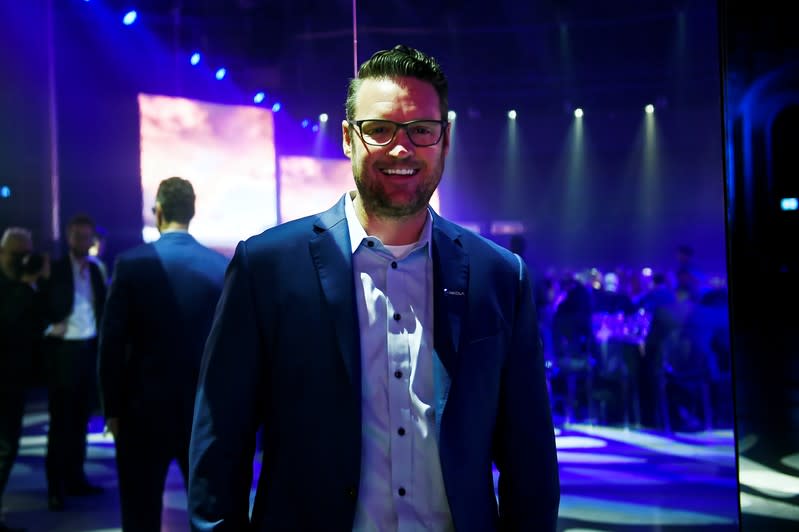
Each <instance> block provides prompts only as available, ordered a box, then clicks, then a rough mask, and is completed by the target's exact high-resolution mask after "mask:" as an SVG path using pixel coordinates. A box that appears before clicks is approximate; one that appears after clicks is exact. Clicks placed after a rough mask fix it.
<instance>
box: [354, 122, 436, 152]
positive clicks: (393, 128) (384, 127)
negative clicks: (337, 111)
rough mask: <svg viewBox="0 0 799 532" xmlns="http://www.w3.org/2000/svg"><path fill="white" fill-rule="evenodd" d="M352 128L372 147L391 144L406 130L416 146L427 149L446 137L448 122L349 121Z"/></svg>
mask: <svg viewBox="0 0 799 532" xmlns="http://www.w3.org/2000/svg"><path fill="white" fill-rule="evenodd" d="M347 122H348V123H349V124H350V125H351V126H357V127H358V130H359V131H360V133H359V135H360V137H361V139H363V141H364V142H365V143H367V144H370V145H372V146H385V145H387V144H390V143H391V141H392V140H394V137H395V136H396V135H397V131H399V130H400V129H404V130H405V132H406V133H407V134H408V138H409V139H410V140H411V142H412V143H413V145H414V146H417V147H419V148H425V147H427V146H434V145H436V144H438V143H439V142H440V141H441V138H442V137H443V136H444V128H445V127H446V126H447V121H446V120H411V121H410V122H402V123H400V122H394V121H392V120H374V119H368V120H355V121H351V120H347Z"/></svg>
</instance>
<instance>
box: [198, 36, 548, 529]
mask: <svg viewBox="0 0 799 532" xmlns="http://www.w3.org/2000/svg"><path fill="white" fill-rule="evenodd" d="M446 118H447V82H446V78H445V77H444V74H443V73H442V71H441V69H440V67H439V65H438V64H437V63H436V62H435V60H434V59H433V58H431V57H428V56H426V55H425V54H423V53H421V52H419V51H417V50H414V49H411V48H408V47H406V46H397V47H395V48H394V49H392V50H385V51H381V52H378V53H376V54H375V55H373V56H372V57H371V58H370V59H369V60H368V61H366V62H365V63H364V64H363V65H362V66H361V67H360V69H359V72H358V76H357V78H356V79H354V80H352V81H351V82H350V86H349V91H348V97H347V119H346V120H345V121H343V122H342V130H343V135H344V139H343V147H344V152H345V154H346V155H347V156H348V157H349V158H350V159H351V160H352V168H353V175H354V178H355V184H356V188H357V191H353V192H349V193H346V194H345V195H344V196H343V197H342V198H341V200H340V201H339V202H338V203H337V204H336V205H335V206H334V207H333V208H331V209H330V210H328V211H326V212H323V213H321V214H319V215H316V216H310V217H308V218H304V219H300V220H297V221H293V222H289V223H286V224H283V225H280V226H278V227H275V228H273V229H270V230H267V231H266V232H264V233H263V234H261V235H258V236H255V237H253V238H250V239H248V240H247V241H246V242H242V243H240V244H239V246H238V248H237V250H236V253H235V256H234V258H233V260H232V262H231V265H230V267H229V269H228V273H227V278H226V281H225V288H224V291H223V294H222V298H221V299H220V304H219V307H218V308H217V314H216V317H215V320H214V325H213V327H212V330H211V334H210V336H209V339H208V343H207V345H206V350H205V354H204V357H203V367H202V372H201V376H200V383H199V386H198V392H197V393H198V395H197V404H196V410H195V417H194V427H193V432H192V441H191V450H190V462H191V463H190V475H189V511H190V514H191V522H192V527H193V529H194V530H196V531H200V530H229V531H241V530H259V531H266V530H332V531H338V530H342V531H343V530H458V531H475V532H478V531H479V532H486V531H490V530H500V529H502V530H554V529H555V524H556V520H557V509H558V502H559V484H558V472H557V459H556V451H555V441H554V433H553V426H552V420H551V415H550V407H549V398H548V395H547V387H546V379H545V374H544V364H543V358H542V353H541V348H540V339H539V335H538V329H537V327H536V313H535V308H534V303H533V297H532V290H531V283H530V278H529V275H528V273H527V269H526V267H525V265H524V263H523V262H522V260H521V259H520V258H519V257H518V256H515V255H513V254H512V253H510V252H508V251H506V250H504V249H502V248H500V247H499V246H496V245H494V244H492V243H491V242H489V241H487V240H485V239H483V238H481V237H479V236H477V235H475V234H473V233H470V232H469V231H467V230H465V229H462V228H460V227H458V226H457V225H455V224H453V223H451V222H448V221H446V220H444V219H443V218H441V217H440V216H438V215H437V214H436V213H435V212H433V211H432V210H431V209H430V208H429V207H428V201H429V199H430V197H431V195H432V194H433V191H434V190H435V189H436V187H437V186H438V183H439V181H440V179H441V175H442V172H443V169H444V159H445V156H446V154H447V151H448V148H449V140H450V131H449V124H448V123H447V120H446ZM259 427H263V457H262V470H261V475H260V478H259V481H258V486H257V491H256V494H255V501H254V506H253V509H252V514H251V515H250V514H249V497H248V495H249V492H250V487H251V482H252V459H253V447H254V439H255V438H254V436H255V433H256V431H257V430H258V429H259ZM492 463H493V464H495V465H496V469H497V470H498V471H499V486H498V487H499V490H498V498H497V497H496V496H495V491H494V481H493V475H492V469H493V468H492Z"/></svg>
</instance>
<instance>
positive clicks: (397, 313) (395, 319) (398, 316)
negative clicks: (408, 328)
mask: <svg viewBox="0 0 799 532" xmlns="http://www.w3.org/2000/svg"><path fill="white" fill-rule="evenodd" d="M400 319H402V316H400V313H399V312H395V313H394V321H399V320H400Z"/></svg>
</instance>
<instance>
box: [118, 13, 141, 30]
mask: <svg viewBox="0 0 799 532" xmlns="http://www.w3.org/2000/svg"><path fill="white" fill-rule="evenodd" d="M138 16H139V15H138V13H136V11H133V10H131V11H128V12H127V13H125V16H124V17H122V24H124V25H125V26H130V25H131V24H133V23H134V22H136V17H138Z"/></svg>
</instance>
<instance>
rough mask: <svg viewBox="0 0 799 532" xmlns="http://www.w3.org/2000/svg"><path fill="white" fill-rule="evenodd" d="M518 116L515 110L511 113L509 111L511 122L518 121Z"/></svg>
mask: <svg viewBox="0 0 799 532" xmlns="http://www.w3.org/2000/svg"><path fill="white" fill-rule="evenodd" d="M516 116H517V114H516V111H515V110H514V109H511V110H510V111H508V118H510V119H511V120H516Z"/></svg>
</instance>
